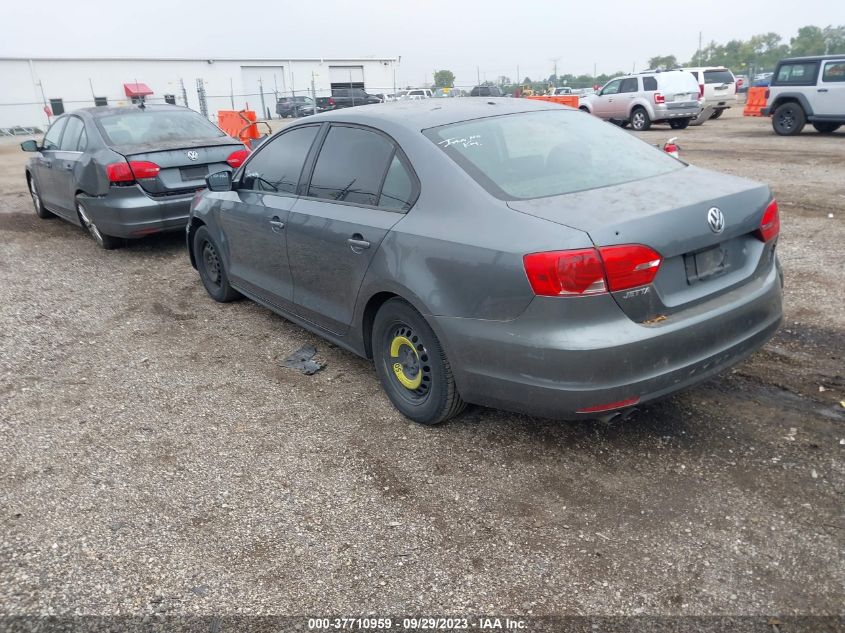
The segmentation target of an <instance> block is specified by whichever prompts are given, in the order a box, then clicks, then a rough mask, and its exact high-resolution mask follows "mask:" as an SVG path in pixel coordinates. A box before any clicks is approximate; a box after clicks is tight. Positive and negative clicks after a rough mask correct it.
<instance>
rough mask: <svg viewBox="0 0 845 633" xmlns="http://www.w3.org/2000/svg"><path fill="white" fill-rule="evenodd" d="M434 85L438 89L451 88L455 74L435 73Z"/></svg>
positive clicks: (444, 71) (446, 72)
mask: <svg viewBox="0 0 845 633" xmlns="http://www.w3.org/2000/svg"><path fill="white" fill-rule="evenodd" d="M434 85H435V86H436V87H438V88H451V87H452V86H454V85H455V73H453V72H452V71H451V70H438V71H435V73H434Z"/></svg>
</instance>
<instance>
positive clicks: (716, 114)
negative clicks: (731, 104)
mask: <svg viewBox="0 0 845 633" xmlns="http://www.w3.org/2000/svg"><path fill="white" fill-rule="evenodd" d="M724 111H725V108H719V109H718V110H713V114H711V115H710V118H711V119H718V118H719V117H720V116H722V113H723V112H724Z"/></svg>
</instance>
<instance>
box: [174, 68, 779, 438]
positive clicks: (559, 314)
mask: <svg viewBox="0 0 845 633" xmlns="http://www.w3.org/2000/svg"><path fill="white" fill-rule="evenodd" d="M688 76H689V75H688ZM690 80H691V78H690ZM207 184H208V189H207V190H206V191H202V192H200V193H198V194H197V197H196V199H195V200H194V204H193V206H192V214H191V221H190V224H189V229H188V234H187V243H188V249H189V255H190V258H191V262H192V264H193V265H194V266H195V267H196V268H197V269H198V271H199V276H200V279H201V280H202V283H203V285H204V286H205V288H206V290H207V291H208V294H209V295H210V296H211V297H212V298H213V299H215V300H216V301H231V300H233V299H236V298H238V297H239V296H241V295H244V296H246V297H248V298H250V299H253V300H254V301H257V302H258V303H260V304H262V305H264V306H266V307H268V308H269V309H271V310H273V311H275V312H277V313H279V314H281V315H283V316H285V317H287V318H288V319H290V320H292V321H294V322H295V323H298V324H300V325H302V326H303V327H305V328H307V329H309V330H311V331H313V332H316V333H318V334H319V335H320V336H322V337H324V338H326V339H328V340H330V341H332V342H333V343H335V344H337V345H339V346H341V347H343V348H346V349H348V350H351V351H352V352H354V353H356V354H359V355H361V356H363V357H366V358H372V359H373V361H374V363H375V369H376V373H377V375H378V377H379V379H380V381H381V384H382V386H383V388H384V390H385V392H386V393H387V395H388V397H389V398H390V400H391V402H393V404H394V405H395V406H396V407H397V409H399V411H401V412H402V413H403V414H404V415H406V416H407V417H409V418H410V419H412V420H415V421H417V422H422V423H425V424H433V423H437V422H441V421H443V420H446V419H448V418H449V417H451V416H453V415H456V414H457V413H459V412H460V411H461V410H462V409H463V407H464V403H466V402H470V403H476V404H481V405H485V406H493V407H499V408H504V409H510V410H516V411H524V412H529V413H533V414H537V415H543V416H550V417H558V418H590V417H597V416H611V415H615V414H617V413H620V412H624V411H629V410H630V408H631V407H632V406H634V405H635V404H637V403H645V402H649V401H652V400H655V399H657V398H662V397H665V396H666V395H668V394H670V393H673V392H675V391H677V390H680V389H683V388H685V387H689V386H691V385H693V384H696V383H698V382H700V381H702V380H706V379H708V378H710V377H711V376H713V375H714V374H716V373H718V372H720V371H723V370H725V369H727V368H728V367H731V366H732V365H734V364H736V363H738V362H739V361H740V360H742V359H743V358H745V357H746V356H747V355H748V354H750V353H751V352H753V351H754V350H756V349H757V348H759V347H760V346H762V345H763V344H764V343H765V342H766V341H767V340H768V339H769V337H771V336H772V334H773V332H774V331H775V329H776V328H777V326H778V323H779V322H780V320H781V283H780V275H779V268H778V264H777V257H776V254H775V243H776V240H777V234H778V227H779V220H778V211H777V204H776V203H775V201H774V200H773V198H772V193H771V191H770V190H769V187H767V186H766V185H762V184H759V183H755V182H752V181H749V180H744V179H741V178H738V177H735V176H725V175H721V174H717V173H713V172H709V171H706V170H704V169H699V168H697V167H693V166H690V165H687V164H685V163H683V162H681V161H679V160H676V159H674V158H672V157H670V156H669V155H668V154H666V153H664V152H663V151H661V150H659V149H656V148H654V147H652V146H651V145H649V144H647V143H645V142H643V141H641V140H640V139H638V138H636V137H634V136H632V135H629V134H626V133H624V132H623V131H621V130H619V129H618V128H616V127H614V126H610V125H605V124H604V123H602V122H601V121H599V120H598V119H596V118H594V117H590V116H586V115H585V114H584V113H582V112H579V111H577V110H573V109H570V108H563V107H560V106H558V105H554V104H549V103H546V102H539V101H533V100H526V99H497V100H496V101H494V102H493V103H489V102H488V101H486V100H482V99H443V100H441V101H440V102H438V107H436V108H432V107H431V106H430V105H429V104H428V103H413V102H405V103H398V104H395V105H394V106H393V107H390V108H384V107H381V106H372V107H366V106H365V107H362V108H353V109H347V110H342V111H335V112H330V113H325V114H318V115H316V116H314V117H310V118H308V119H303V120H302V121H299V122H296V123H294V124H293V125H290V126H288V127H286V128H285V129H283V130H281V131H280V132H279V133H277V134H276V135H275V136H274V137H273V138H271V139H270V140H269V141H267V142H266V143H265V144H264V145H262V147H261V148H260V149H258V150H256V151H255V152H254V153H253V154H252V155H251V156H250V158H249V159H248V160H247V162H246V163H245V164H244V165H243V166H242V167H241V168H240V169H238V170H237V171H236V172H235V173H234V174H232V173H231V172H229V171H228V170H223V171H221V172H220V173H218V174H212V175H210V176H209V177H208V178H207Z"/></svg>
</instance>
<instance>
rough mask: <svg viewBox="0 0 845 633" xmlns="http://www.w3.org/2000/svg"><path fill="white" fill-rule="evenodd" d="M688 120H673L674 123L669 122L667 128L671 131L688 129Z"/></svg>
mask: <svg viewBox="0 0 845 633" xmlns="http://www.w3.org/2000/svg"><path fill="white" fill-rule="evenodd" d="M689 122H690V120H689V119H675V120H674V121H669V127H670V128H672V129H673V130H685V129H687V128H688V127H689Z"/></svg>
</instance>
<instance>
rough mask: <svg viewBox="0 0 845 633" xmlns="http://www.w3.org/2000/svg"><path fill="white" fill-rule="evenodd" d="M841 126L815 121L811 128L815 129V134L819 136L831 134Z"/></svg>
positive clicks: (839, 124)
mask: <svg viewBox="0 0 845 633" xmlns="http://www.w3.org/2000/svg"><path fill="white" fill-rule="evenodd" d="M841 126H842V124H841V123H828V122H827V121H817V122H816V123H813V127H814V128H816V132H818V133H819V134H833V133H834V132H835V131H836V130H838V129H839V128H840V127H841Z"/></svg>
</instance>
